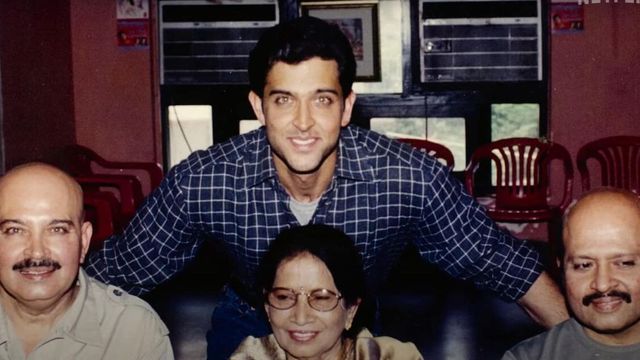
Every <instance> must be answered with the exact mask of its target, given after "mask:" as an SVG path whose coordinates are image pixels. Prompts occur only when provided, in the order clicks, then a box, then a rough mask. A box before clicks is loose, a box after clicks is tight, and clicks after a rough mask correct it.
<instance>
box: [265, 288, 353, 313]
mask: <svg viewBox="0 0 640 360" xmlns="http://www.w3.org/2000/svg"><path fill="white" fill-rule="evenodd" d="M298 295H304V296H306V297H307V303H308V304H309V306H311V308H312V309H314V310H318V311H331V310H333V309H335V308H336V306H338V303H339V302H340V299H342V295H339V294H336V293H335V292H333V291H331V290H327V289H315V290H312V291H309V292H306V291H304V289H302V288H301V289H300V290H298V291H296V290H293V289H289V288H281V287H276V288H273V289H271V290H269V291H267V292H266V300H267V304H269V306H271V307H273V308H276V309H278V310H288V309H291V308H292V307H294V306H295V305H296V303H297V302H298Z"/></svg>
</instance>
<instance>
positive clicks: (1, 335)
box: [0, 268, 103, 345]
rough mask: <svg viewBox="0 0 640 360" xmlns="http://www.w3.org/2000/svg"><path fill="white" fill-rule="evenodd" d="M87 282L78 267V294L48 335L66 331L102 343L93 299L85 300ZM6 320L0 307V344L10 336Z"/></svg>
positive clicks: (80, 339) (85, 339)
mask: <svg viewBox="0 0 640 360" xmlns="http://www.w3.org/2000/svg"><path fill="white" fill-rule="evenodd" d="M87 282H88V279H87V274H86V273H85V272H84V270H82V268H80V271H79V273H78V281H77V286H78V287H79V289H78V294H77V295H76V298H75V299H74V300H73V304H71V307H69V309H67V312H66V313H65V314H64V315H63V316H62V318H61V319H60V321H59V322H58V323H56V324H55V325H54V327H53V332H50V333H49V334H50V335H48V336H53V337H56V336H57V335H56V334H58V335H62V334H63V333H66V334H67V335H68V336H69V337H71V338H73V339H74V340H76V341H79V342H83V343H86V344H92V345H100V344H102V343H103V340H102V336H101V334H100V328H99V326H98V316H97V313H96V308H95V301H87V300H88V298H89V296H88V284H87ZM91 300H92V299H91ZM7 321H8V318H7V316H6V313H5V311H4V309H2V307H0V345H2V344H4V343H6V342H7V341H9V338H10V336H9V329H8V324H7Z"/></svg>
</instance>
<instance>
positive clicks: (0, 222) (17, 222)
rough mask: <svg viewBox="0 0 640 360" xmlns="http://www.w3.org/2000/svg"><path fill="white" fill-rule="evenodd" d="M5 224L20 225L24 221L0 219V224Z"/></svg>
mask: <svg viewBox="0 0 640 360" xmlns="http://www.w3.org/2000/svg"><path fill="white" fill-rule="evenodd" d="M5 224H20V225H24V222H22V221H20V220H18V219H5V220H2V221H0V226H4V225H5Z"/></svg>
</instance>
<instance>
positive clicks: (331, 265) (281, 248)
mask: <svg viewBox="0 0 640 360" xmlns="http://www.w3.org/2000/svg"><path fill="white" fill-rule="evenodd" d="M302 254H311V255H313V256H314V257H316V258H318V259H320V260H321V261H322V262H323V263H324V264H325V266H326V267H327V269H329V272H330V273H331V276H332V277H333V281H334V282H335V284H336V288H337V289H338V291H339V292H340V294H342V297H343V298H344V300H345V302H346V304H347V306H352V305H356V304H357V303H358V300H363V301H364V300H365V295H366V289H365V277H364V270H363V269H362V260H361V258H360V254H359V253H358V250H357V249H356V247H355V245H354V244H353V240H351V239H350V238H349V236H347V235H346V234H345V233H343V232H342V231H340V230H337V229H334V228H332V227H330V226H327V225H322V224H310V225H305V226H299V227H293V228H290V229H286V230H283V231H282V232H280V234H279V235H278V236H277V237H276V239H275V240H273V242H272V243H271V246H270V248H269V251H268V252H267V254H266V255H265V256H264V258H263V259H262V263H261V265H260V271H259V273H258V274H259V275H258V283H259V286H260V289H263V290H270V289H271V287H272V286H273V282H274V280H275V277H276V271H277V270H278V266H280V264H281V263H282V262H283V261H286V260H291V259H293V258H295V257H297V256H298V255H302ZM358 313H360V311H359V312H358ZM363 316H364V315H360V314H357V315H356V318H355V320H354V322H353V325H352V328H351V329H350V330H349V331H348V332H346V333H345V336H349V337H353V336H354V335H355V334H357V333H358V331H359V330H360V328H361V327H362V323H363V322H365V320H364V319H363Z"/></svg>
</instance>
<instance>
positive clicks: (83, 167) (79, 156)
mask: <svg viewBox="0 0 640 360" xmlns="http://www.w3.org/2000/svg"><path fill="white" fill-rule="evenodd" d="M63 157H64V159H63V161H64V164H63V167H64V168H65V169H67V171H69V173H70V174H71V175H73V176H90V175H95V174H96V173H98V174H100V175H102V174H105V173H106V174H111V175H114V174H117V175H129V176H135V177H136V178H138V181H139V182H140V183H141V186H143V185H142V184H145V185H146V186H143V194H145V195H146V194H148V193H150V192H151V191H152V190H153V189H155V188H156V187H158V185H160V182H161V181H162V178H163V176H164V175H163V172H162V168H161V167H160V165H158V164H156V163H151V162H135V161H110V160H106V159H105V158H103V157H102V156H100V155H98V154H97V153H96V152H95V151H93V150H91V149H89V148H87V147H85V146H82V145H77V144H76V145H69V146H67V147H66V148H65V149H64V151H63ZM94 164H95V165H96V166H95V167H98V168H100V169H105V171H104V172H103V171H96V169H95V167H94V166H93V165H94ZM140 174H144V175H145V176H146V178H147V179H144V180H147V181H146V183H145V182H144V181H142V179H140V176H139V175H140Z"/></svg>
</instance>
